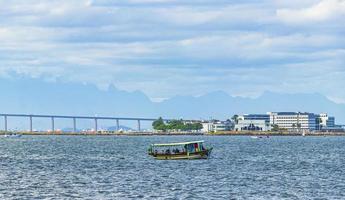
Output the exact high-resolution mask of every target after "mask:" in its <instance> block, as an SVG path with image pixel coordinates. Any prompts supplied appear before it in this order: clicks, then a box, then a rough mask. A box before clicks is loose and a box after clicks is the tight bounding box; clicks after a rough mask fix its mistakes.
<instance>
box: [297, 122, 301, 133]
mask: <svg viewBox="0 0 345 200" xmlns="http://www.w3.org/2000/svg"><path fill="white" fill-rule="evenodd" d="M301 127H302V124H301V123H297V129H298V131H300V130H301Z"/></svg>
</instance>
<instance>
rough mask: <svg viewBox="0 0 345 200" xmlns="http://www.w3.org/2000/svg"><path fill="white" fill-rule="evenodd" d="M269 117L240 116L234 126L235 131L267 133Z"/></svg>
mask: <svg viewBox="0 0 345 200" xmlns="http://www.w3.org/2000/svg"><path fill="white" fill-rule="evenodd" d="M269 130H271V125H270V116H269V115H267V114H249V115H248V114H247V115H240V116H238V118H237V123H236V124H235V131H269Z"/></svg>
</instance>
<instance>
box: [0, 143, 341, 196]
mask: <svg viewBox="0 0 345 200" xmlns="http://www.w3.org/2000/svg"><path fill="white" fill-rule="evenodd" d="M199 139H202V140H205V141H206V145H208V146H212V147H214V149H213V152H212V157H211V159H209V160H193V161H185V160H179V161H165V160H163V161H157V160H153V159H152V158H151V157H149V156H147V154H146V151H147V147H148V146H149V144H151V143H159V142H179V141H189V140H199ZM344 144H345V138H343V137H271V138H265V139H252V138H250V137H244V136H243V137H221V136H219V137H203V136H195V137H192V136H169V137H164V136H151V137H150V136H147V137H121V136H116V137H115V136H23V137H22V138H0V183H1V184H0V199H18V198H20V199H23V198H27V199H40V198H41V199H43V198H44V199H47V198H48V199H49V198H57V199H76V198H83V199H85V198H87V199H129V198H132V199H139V198H143V199H314V198H327V199H342V198H344V196H345V175H344V172H345V158H344V155H345V150H344Z"/></svg>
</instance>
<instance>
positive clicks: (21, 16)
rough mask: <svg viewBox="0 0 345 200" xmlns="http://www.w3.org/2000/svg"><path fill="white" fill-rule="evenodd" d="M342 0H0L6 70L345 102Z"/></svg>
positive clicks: (166, 92) (144, 86)
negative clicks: (313, 95)
mask: <svg viewBox="0 0 345 200" xmlns="http://www.w3.org/2000/svg"><path fill="white" fill-rule="evenodd" d="M344 35H345V1H344V0H285V1H283V0H260V1H258V0H243V1H233V0H113V1H109V0H10V1H8V0H0V78H3V79H11V78H16V77H21V76H24V77H32V78H38V79H43V80H46V81H64V82H78V83H88V84H94V85H96V86H97V87H99V88H100V89H101V90H107V88H108V87H109V86H110V85H114V86H115V87H117V88H119V89H121V90H126V91H135V90H140V91H142V92H144V93H145V94H146V95H148V96H149V97H150V98H151V99H152V100H154V101H160V100H162V99H166V98H170V97H173V96H175V95H192V96H199V95H202V94H205V93H209V92H212V91H218V90H222V91H225V92H227V93H228V94H230V95H233V96H243V97H256V96H258V95H260V94H262V93H263V92H265V91H272V92H279V93H320V94H323V95H325V96H327V97H328V98H330V99H332V100H333V101H335V102H338V103H345V90H344V89H342V87H343V85H345V37H344Z"/></svg>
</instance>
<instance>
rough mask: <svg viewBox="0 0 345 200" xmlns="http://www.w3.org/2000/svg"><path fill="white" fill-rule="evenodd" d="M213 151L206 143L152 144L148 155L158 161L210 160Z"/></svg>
mask: <svg viewBox="0 0 345 200" xmlns="http://www.w3.org/2000/svg"><path fill="white" fill-rule="evenodd" d="M212 149H213V148H212V147H211V148H206V147H205V146H204V141H192V142H179V143H167V144H151V145H150V147H149V149H148V154H149V155H150V156H152V157H153V158H155V159H157V160H182V159H187V160H188V159H208V158H209V157H210V155H211V152H212Z"/></svg>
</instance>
